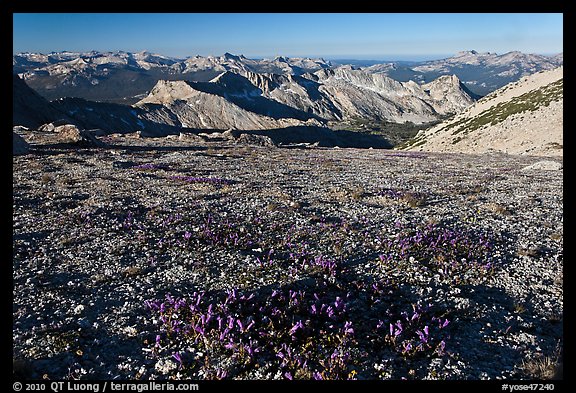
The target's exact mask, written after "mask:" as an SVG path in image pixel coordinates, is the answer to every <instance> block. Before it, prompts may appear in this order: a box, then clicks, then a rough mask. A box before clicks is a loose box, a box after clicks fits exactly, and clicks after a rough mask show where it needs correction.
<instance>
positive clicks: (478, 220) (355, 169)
mask: <svg viewBox="0 0 576 393" xmlns="http://www.w3.org/2000/svg"><path fill="white" fill-rule="evenodd" d="M354 126H355V127H359V125H358V124H355V125H354ZM367 127H368V126H367ZM370 127H371V126H370ZM18 133H19V134H20V135H21V136H22V137H23V138H24V139H25V140H27V141H28V142H29V143H30V154H27V155H20V156H14V157H13V356H14V373H15V375H17V376H21V377H25V378H37V379H42V378H46V379H51V380H59V379H110V380H113V379H133V380H148V379H156V380H162V379H199V380H204V379H418V380H420V379H448V380H454V379H458V380H462V379H466V380H468V379H471V380H478V379H521V380H527V379H548V378H553V377H558V376H560V375H561V374H560V372H561V371H559V369H558V365H559V364H561V362H562V360H561V358H562V351H561V348H562V346H563V171H562V164H563V159H562V157H561V156H560V157H549V158H545V157H535V156H531V155H509V154H504V153H500V152H486V153H484V154H481V155H475V154H464V153H435V152H419V151H397V150H387V149H357V148H345V149H344V148H334V147H322V146H317V147H312V146H304V145H297V146H292V147H291V148H289V147H276V146H266V147H263V146H255V145H247V144H241V143H235V142H234V141H232V140H220V141H218V140H214V141H202V140H199V139H194V140H193V141H192V142H191V141H190V140H187V141H186V140H184V141H183V140H180V139H178V138H167V137H159V138H133V137H130V136H129V135H120V134H112V135H105V136H99V137H98V138H99V139H101V140H103V141H105V142H106V143H107V146H105V147H100V148H94V147H92V148H86V147H81V146H80V147H79V146H76V145H71V144H66V143H54V141H53V140H51V139H50V136H51V135H53V133H50V132H41V131H29V130H20V131H18ZM398 135H400V136H399V137H398V141H397V142H401V141H403V140H404V139H406V137H404V136H403V135H404V134H402V132H401V131H398Z"/></svg>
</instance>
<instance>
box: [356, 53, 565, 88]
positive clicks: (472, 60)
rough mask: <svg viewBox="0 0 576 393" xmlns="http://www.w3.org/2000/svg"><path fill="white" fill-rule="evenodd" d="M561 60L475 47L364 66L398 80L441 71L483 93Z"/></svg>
mask: <svg viewBox="0 0 576 393" xmlns="http://www.w3.org/2000/svg"><path fill="white" fill-rule="evenodd" d="M562 64H563V55H562V54H558V55H555V56H551V57H548V56H542V55H535V54H526V53H522V52H518V51H513V52H508V53H504V54H502V55H498V54H496V53H490V52H485V53H479V52H476V51H474V50H472V51H462V52H458V53H457V54H456V55H454V56H452V57H449V58H445V59H440V60H432V61H425V62H420V63H418V64H417V65H413V66H406V65H403V64H395V63H394V64H388V65H386V66H383V65H373V66H370V67H366V68H365V69H364V70H365V71H366V72H371V73H383V74H385V75H388V76H390V77H392V78H394V79H397V80H399V81H408V80H415V81H417V82H420V83H426V82H430V81H432V80H434V79H436V78H438V77H439V76H442V75H456V76H458V78H460V80H462V82H463V83H464V84H465V85H466V87H468V88H469V89H470V91H472V92H473V93H474V94H478V95H480V96H484V95H486V94H489V93H490V92H492V91H494V90H496V89H499V88H500V87H502V86H504V85H506V84H508V83H510V82H515V81H517V80H519V79H520V78H522V77H524V76H527V75H531V74H534V73H536V72H540V71H545V70H552V69H554V68H557V67H559V66H561V65H562Z"/></svg>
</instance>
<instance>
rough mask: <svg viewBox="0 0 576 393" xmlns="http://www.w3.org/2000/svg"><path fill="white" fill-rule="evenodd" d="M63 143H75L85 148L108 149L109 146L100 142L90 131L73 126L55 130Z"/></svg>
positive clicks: (67, 125)
mask: <svg viewBox="0 0 576 393" xmlns="http://www.w3.org/2000/svg"><path fill="white" fill-rule="evenodd" d="M54 132H55V133H57V134H58V139H59V141H60V142H61V143H74V144H78V145H80V146H84V147H106V146H107V144H106V143H104V142H102V141H101V140H99V139H98V138H96V137H95V136H94V134H92V133H91V132H90V131H86V130H80V129H79V128H78V127H76V126H75V125H73V124H65V125H62V126H57V127H55V128H54Z"/></svg>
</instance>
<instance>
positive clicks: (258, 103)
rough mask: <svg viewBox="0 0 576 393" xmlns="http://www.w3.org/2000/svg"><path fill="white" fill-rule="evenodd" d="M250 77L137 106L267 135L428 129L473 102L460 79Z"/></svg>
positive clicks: (332, 73) (353, 74) (344, 73)
mask: <svg viewBox="0 0 576 393" xmlns="http://www.w3.org/2000/svg"><path fill="white" fill-rule="evenodd" d="M244 75H245V76H242V75H239V74H237V73H234V72H231V71H225V72H223V73H222V74H220V75H219V76H217V77H216V78H214V79H212V80H211V81H210V82H186V81H159V82H158V83H157V84H156V86H155V87H154V88H153V89H152V90H151V92H150V94H149V95H148V96H147V97H145V98H144V99H142V100H140V101H139V102H138V103H137V104H136V106H137V107H140V106H142V105H144V104H159V105H163V106H165V107H166V108H168V110H169V111H170V112H171V113H173V114H174V116H175V117H177V118H178V120H179V122H181V124H182V125H183V126H185V127H192V128H216V129H221V128H236V129H241V130H247V129H251V130H259V129H270V128H283V127H289V126H299V125H303V124H306V125H322V124H325V123H326V122H327V121H333V120H343V119H351V118H365V119H366V118H367V119H374V120H385V121H391V122H406V121H411V122H414V123H424V122H429V121H432V120H437V119H438V118H439V116H441V115H445V114H448V113H450V114H451V113H456V112H459V111H461V110H463V109H464V108H465V107H467V106H468V105H470V104H471V103H472V102H473V99H472V98H471V97H470V96H469V95H468V94H467V93H466V91H465V89H464V88H463V87H462V86H461V84H460V81H459V80H458V78H456V77H442V78H440V79H439V80H437V81H434V82H432V83H430V84H427V85H424V86H420V85H418V84H416V83H415V82H407V83H400V82H396V81H394V80H392V79H390V78H388V77H386V76H384V75H375V74H369V73H365V72H363V71H360V70H352V69H344V68H337V69H336V70H330V69H323V70H320V71H317V72H316V73H314V74H310V73H307V74H304V75H303V76H296V75H278V74H257V73H253V72H251V71H246V72H244Z"/></svg>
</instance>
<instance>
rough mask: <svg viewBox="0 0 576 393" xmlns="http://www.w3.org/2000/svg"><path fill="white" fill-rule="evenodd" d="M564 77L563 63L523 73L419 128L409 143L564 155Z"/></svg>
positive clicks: (412, 145)
mask: <svg viewBox="0 0 576 393" xmlns="http://www.w3.org/2000/svg"><path fill="white" fill-rule="evenodd" d="M563 81H564V80H563V67H559V68H557V69H555V70H552V71H543V72H539V73H536V74H534V75H530V76H528V77H524V78H523V79H521V80H519V81H518V82H514V83H511V84H509V85H506V86H505V87H503V88H501V89H499V90H497V91H495V92H493V93H491V94H490V95H488V96H486V97H484V98H482V99H481V100H479V101H478V102H476V103H475V104H474V105H472V106H471V107H469V108H468V109H466V110H465V111H464V112H462V113H460V114H459V115H457V116H455V117H454V118H452V119H450V120H448V121H446V122H443V123H441V124H438V125H437V126H435V127H432V128H430V129H427V130H423V131H420V132H419V133H418V134H417V135H416V137H415V138H414V139H413V140H412V141H410V143H409V144H408V146H406V149H408V150H418V151H442V152H463V153H482V152H487V151H490V150H498V151H502V152H506V153H512V154H530V155H552V156H554V155H562V153H563V150H562V146H563V135H562V134H563V106H564V104H563V103H564V99H563Z"/></svg>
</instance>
